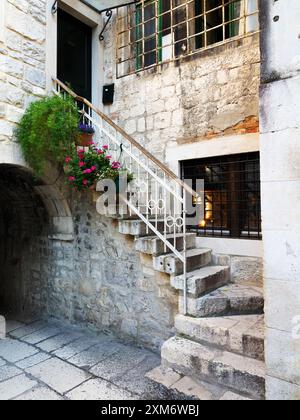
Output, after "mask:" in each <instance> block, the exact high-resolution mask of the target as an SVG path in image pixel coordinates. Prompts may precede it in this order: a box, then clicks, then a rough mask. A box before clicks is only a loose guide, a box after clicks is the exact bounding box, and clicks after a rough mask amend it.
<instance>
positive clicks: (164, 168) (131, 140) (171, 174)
mask: <svg viewBox="0 0 300 420" xmlns="http://www.w3.org/2000/svg"><path fill="white" fill-rule="evenodd" d="M52 80H53V82H54V83H56V84H57V85H59V86H60V87H61V88H62V89H63V90H65V91H66V92H67V93H68V94H69V95H71V96H72V97H73V98H74V99H75V100H76V101H78V102H82V103H84V104H85V105H87V106H88V107H89V108H91V109H92V110H93V111H94V112H95V113H96V114H98V115H99V117H101V118H102V119H103V120H104V121H106V122H107V123H108V124H109V125H110V126H112V127H113V128H114V129H115V130H116V131H117V132H119V133H120V134H121V135H122V136H123V137H125V138H126V139H127V140H128V141H129V143H131V144H132V145H134V146H135V147H136V148H137V149H139V150H140V152H141V153H143V154H144V155H146V156H147V158H148V159H150V160H151V161H152V162H153V163H155V165H157V166H158V167H159V168H160V169H161V170H162V171H163V172H164V173H165V174H167V175H168V176H169V177H170V178H172V179H173V180H174V181H175V182H177V184H178V185H179V186H180V187H182V188H183V189H184V190H185V191H186V192H188V193H189V194H191V195H192V196H193V197H198V196H199V194H198V193H197V192H196V191H194V190H193V189H192V188H191V187H190V186H189V185H187V184H186V183H185V182H184V181H182V180H181V179H180V178H178V176H177V175H175V174H174V172H173V171H171V170H170V169H169V168H168V167H167V166H166V165H165V164H163V163H162V162H161V161H160V160H158V159H157V158H156V157H155V156H153V155H152V153H150V152H149V151H148V150H147V149H145V148H144V147H143V146H142V145H140V143H138V142H137V141H136V140H134V138H133V137H131V136H130V135H129V134H127V133H126V131H125V130H123V128H121V127H119V126H118V125H117V124H116V123H115V122H114V121H113V120H112V119H111V118H109V117H108V116H107V115H105V114H104V113H103V112H101V111H100V109H98V108H96V107H95V106H94V105H93V104H92V103H91V102H90V101H88V100H87V99H86V98H83V97H82V96H78V95H77V94H76V93H75V92H73V91H72V89H70V88H69V87H68V86H66V85H65V84H64V83H63V82H61V81H60V80H58V79H56V78H55V77H52Z"/></svg>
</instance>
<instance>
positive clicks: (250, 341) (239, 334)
mask: <svg viewBox="0 0 300 420" xmlns="http://www.w3.org/2000/svg"><path fill="white" fill-rule="evenodd" d="M175 327H176V330H177V333H178V334H180V335H183V336H185V337H188V338H191V339H192V340H195V341H197V342H202V343H203V342H206V343H209V344H212V345H216V346H218V347H220V348H222V349H224V350H228V351H233V352H235V353H239V354H242V355H245V356H247V357H253V358H254V359H259V360H262V361H263V360H264V338H265V334H264V317H263V315H245V316H233V317H216V318H215V317H213V318H191V317H187V316H183V315H177V316H176V318H175Z"/></svg>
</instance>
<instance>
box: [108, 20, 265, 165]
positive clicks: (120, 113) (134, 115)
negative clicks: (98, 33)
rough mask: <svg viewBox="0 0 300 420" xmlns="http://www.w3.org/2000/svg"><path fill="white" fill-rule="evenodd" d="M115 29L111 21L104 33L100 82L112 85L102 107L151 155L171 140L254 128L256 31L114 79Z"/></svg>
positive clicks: (257, 68) (162, 154) (183, 140)
mask: <svg viewBox="0 0 300 420" xmlns="http://www.w3.org/2000/svg"><path fill="white" fill-rule="evenodd" d="M116 31H117V28H116V23H115V21H113V22H112V24H111V25H110V28H109V30H107V31H106V32H105V43H104V82H105V83H112V82H115V84H116V86H115V103H114V104H113V105H112V106H109V107H104V109H105V112H106V113H110V114H111V116H112V118H113V119H115V120H116V121H117V122H118V123H119V124H120V125H121V126H122V127H124V128H125V130H126V131H127V132H128V133H129V134H131V135H133V137H134V138H135V139H137V140H139V141H140V142H141V143H142V144H144V145H146V146H147V147H148V149H149V150H150V151H151V152H152V153H153V154H155V155H156V156H159V157H160V158H162V159H164V158H165V149H166V147H168V146H171V145H172V146H173V145H174V143H175V144H182V143H188V142H196V141H200V140H203V139H207V138H209V139H210V138H216V137H219V136H223V135H225V134H244V133H253V132H258V89H259V76H260V51H259V37H258V36H257V35H253V36H250V37H246V38H245V39H242V40H238V41H233V42H230V43H227V44H226V45H223V46H219V47H216V48H212V49H211V50H209V51H204V52H199V53H198V54H196V55H195V56H193V57H191V58H189V59H187V58H186V59H182V60H181V61H178V62H175V63H170V64H164V65H162V66H159V67H157V68H155V69H151V70H148V71H144V72H141V73H138V74H136V75H131V76H127V77H124V78H121V79H118V80H116V77H115V74H116V63H115V55H116V54H115V49H116ZM191 158H193V156H191Z"/></svg>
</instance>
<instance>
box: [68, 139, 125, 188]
mask: <svg viewBox="0 0 300 420" xmlns="http://www.w3.org/2000/svg"><path fill="white" fill-rule="evenodd" d="M111 160H112V157H111V156H110V154H109V149H108V146H103V147H102V148H98V147H97V146H95V145H94V143H92V144H90V145H89V146H88V148H87V149H80V148H77V147H75V146H74V147H73V149H72V153H71V154H70V155H68V156H66V158H65V173H66V176H67V182H68V184H69V185H70V186H71V188H73V189H74V190H75V191H84V190H88V189H90V188H94V187H95V185H96V183H97V182H98V181H99V180H100V179H113V180H114V181H116V180H118V179H119V178H120V176H121V175H124V171H126V169H124V168H122V165H121V164H120V163H119V162H111ZM126 172H127V171H126ZM132 178H133V177H131V179H132Z"/></svg>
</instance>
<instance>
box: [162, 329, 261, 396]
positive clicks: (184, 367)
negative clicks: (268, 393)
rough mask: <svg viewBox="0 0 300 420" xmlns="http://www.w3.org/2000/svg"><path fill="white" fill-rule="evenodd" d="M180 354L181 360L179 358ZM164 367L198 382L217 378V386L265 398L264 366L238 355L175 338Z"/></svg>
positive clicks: (165, 349)
mask: <svg viewBox="0 0 300 420" xmlns="http://www.w3.org/2000/svg"><path fill="white" fill-rule="evenodd" d="M178 354H180V357H178ZM162 364H163V366H165V367H170V368H172V369H174V370H175V371H177V372H179V373H181V374H184V375H187V376H191V375H193V377H197V378H198V379H200V380H201V379H202V380H205V379H209V380H210V381H211V380H212V379H213V380H214V381H215V382H216V383H217V384H219V385H222V386H228V387H230V388H232V389H236V390H237V391H240V392H245V393H247V394H248V395H252V396H253V397H254V398H256V397H257V398H263V397H264V394H265V367H264V363H263V362H260V361H258V360H254V359H250V358H247V357H243V356H240V355H236V354H234V353H229V352H222V351H220V350H217V349H216V348H212V347H206V346H203V345H201V344H198V343H195V342H192V341H189V340H186V339H184V338H178V337H177V338H176V337H175V338H171V339H170V340H168V341H167V342H166V343H164V345H163V347H162Z"/></svg>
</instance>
